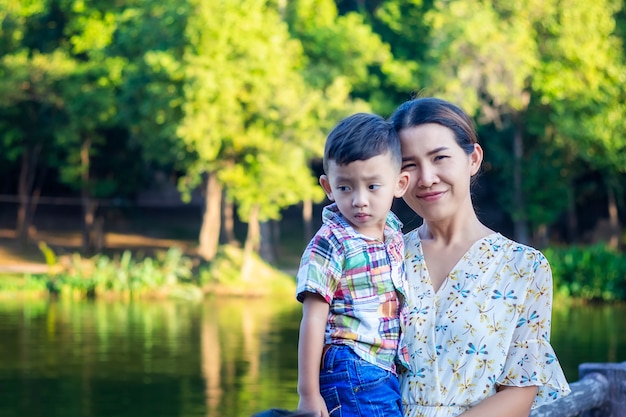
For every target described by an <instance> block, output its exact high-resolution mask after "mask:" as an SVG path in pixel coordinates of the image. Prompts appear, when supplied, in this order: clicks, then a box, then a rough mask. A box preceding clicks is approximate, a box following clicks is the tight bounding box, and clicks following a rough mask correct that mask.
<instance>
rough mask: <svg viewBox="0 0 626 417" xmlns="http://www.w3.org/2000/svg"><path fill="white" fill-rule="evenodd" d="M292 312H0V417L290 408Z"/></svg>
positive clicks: (246, 305)
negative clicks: (0, 416)
mask: <svg viewBox="0 0 626 417" xmlns="http://www.w3.org/2000/svg"><path fill="white" fill-rule="evenodd" d="M299 315H300V307H299V305H297V304H296V303H294V302H286V303H282V304H278V305H277V303H274V302H272V301H271V300H260V299H259V300H244V299H236V300H232V299H231V300H223V299H222V300H220V299H216V300H208V301H206V302H204V303H193V304H185V303H173V302H158V303H156V302H154V303H149V302H142V303H130V304H125V303H107V302H94V303H87V302H81V303H76V302H74V303H72V302H67V303H62V302H58V303H57V302H52V303H48V302H42V301H29V302H27V303H24V304H22V303H18V302H6V301H3V302H2V303H0V340H2V343H0V415H2V416H20V417H21V416H38V415H46V416H56V415H59V416H64V417H73V416H81V417H90V416H107V417H112V416H120V417H125V416H133V417H137V416H151V417H153V416H156V417H161V416H177V417H178V416H184V417H194V416H202V417H205V416H206V417H218V416H219V417H230V416H246V415H251V414H253V413H254V412H256V411H259V410H262V409H267V408H272V407H283V408H295V405H296V404H297V396H296V393H295V378H296V374H295V369H296V364H297V352H296V350H297V340H296V339H297V326H298V322H299Z"/></svg>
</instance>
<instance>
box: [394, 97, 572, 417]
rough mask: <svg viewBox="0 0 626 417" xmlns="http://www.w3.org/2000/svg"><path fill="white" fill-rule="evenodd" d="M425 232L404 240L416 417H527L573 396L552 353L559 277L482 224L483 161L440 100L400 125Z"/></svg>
mask: <svg viewBox="0 0 626 417" xmlns="http://www.w3.org/2000/svg"><path fill="white" fill-rule="evenodd" d="M391 122H392V123H393V125H394V127H395V128H396V130H397V131H398V133H399V136H400V140H401V144H402V160H403V163H402V169H403V170H404V171H406V172H408V173H409V176H410V184H409V188H408V191H407V192H406V194H405V195H404V197H403V198H404V200H405V202H406V203H407V204H408V205H409V207H411V209H413V211H415V213H417V214H418V215H419V216H420V217H421V218H422V219H423V223H422V225H421V226H420V227H418V228H417V229H415V230H413V231H411V232H409V233H408V234H407V235H406V236H405V245H406V258H405V262H406V267H407V274H408V281H409V287H410V288H409V292H408V295H407V296H408V308H407V311H406V314H407V317H406V318H405V319H406V320H405V328H404V329H403V331H404V337H405V340H406V344H407V348H408V353H409V356H410V358H411V364H410V365H411V369H410V370H405V371H404V372H403V373H402V374H401V388H402V398H403V403H404V404H403V405H404V415H405V416H406V417H418V416H419V417H435V416H436V417H448V416H449V417H452V416H459V415H462V416H463V417H470V416H480V417H488V416H498V417H505V416H528V415H529V413H530V409H531V407H535V406H538V405H541V404H543V403H546V402H549V401H553V400H555V399H556V398H559V397H562V396H564V395H567V393H569V386H568V384H567V381H566V380H565V377H564V375H563V372H562V370H561V367H560V365H559V362H558V360H557V359H556V356H555V354H554V351H553V349H552V347H551V346H550V343H549V338H550V317H551V308H552V275H551V271H550V265H549V264H548V261H547V260H546V258H545V257H544V256H543V254H542V253H541V252H539V251H538V250H536V249H533V248H531V247H528V246H524V245H521V244H519V243H516V242H514V241H512V240H510V239H507V238H506V237H504V236H502V235H501V234H499V233H497V232H494V231H493V230H491V229H489V228H488V227H487V226H485V225H484V224H482V223H481V221H480V220H479V219H478V217H477V215H476V212H475V211H474V207H473V205H472V198H471V194H470V185H471V183H472V179H474V178H475V175H476V174H477V173H478V172H479V170H480V167H481V163H482V160H483V150H482V148H481V147H480V145H479V144H478V143H477V136H476V132H475V129H474V126H473V123H472V121H471V119H470V118H469V117H468V116H467V115H466V114H465V113H464V112H463V111H462V110H461V109H459V108H458V107H456V106H455V105H453V104H451V103H448V102H446V101H443V100H440V99H436V98H418V99H415V100H411V101H408V102H406V103H404V104H402V105H401V106H400V107H399V108H398V109H397V110H396V111H395V112H394V114H393V115H392V116H391Z"/></svg>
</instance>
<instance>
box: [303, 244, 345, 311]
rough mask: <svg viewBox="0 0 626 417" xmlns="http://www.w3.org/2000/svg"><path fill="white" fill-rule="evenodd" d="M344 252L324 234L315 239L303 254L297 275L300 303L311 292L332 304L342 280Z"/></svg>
mask: <svg viewBox="0 0 626 417" xmlns="http://www.w3.org/2000/svg"><path fill="white" fill-rule="evenodd" d="M342 252H343V251H342V250H341V247H340V245H338V243H337V242H336V241H335V240H333V239H331V238H329V237H326V236H324V235H322V234H318V235H316V236H314V237H313V239H312V240H311V242H310V243H309V244H308V246H307V247H306V249H305V251H304V253H303V254H302V259H301V261H300V267H299V268H298V273H297V275H296V281H297V287H296V298H297V299H298V301H300V302H302V301H303V300H304V293H306V292H311V293H315V294H319V295H321V296H322V297H323V298H324V299H325V300H326V302H327V303H329V304H330V303H331V301H332V299H333V295H334V294H335V292H336V290H337V287H338V285H339V280H340V278H341V271H342V264H343V262H342V260H341V259H342Z"/></svg>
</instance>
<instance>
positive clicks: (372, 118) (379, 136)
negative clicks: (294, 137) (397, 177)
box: [324, 113, 402, 173]
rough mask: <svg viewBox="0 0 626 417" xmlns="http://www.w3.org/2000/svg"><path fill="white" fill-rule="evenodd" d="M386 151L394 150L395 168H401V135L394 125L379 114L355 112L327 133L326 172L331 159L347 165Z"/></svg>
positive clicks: (338, 163) (325, 150) (392, 155)
mask: <svg viewBox="0 0 626 417" xmlns="http://www.w3.org/2000/svg"><path fill="white" fill-rule="evenodd" d="M387 152H390V153H391V159H392V162H393V167H394V168H397V170H398V171H400V168H401V166H402V152H401V150H400V138H399V137H398V133H397V132H396V131H395V129H394V128H393V125H392V124H391V123H388V122H387V121H386V120H385V119H383V118H382V117H380V116H378V115H376V114H370V113H356V114H353V115H352V116H348V117H346V118H345V119H343V120H341V121H340V122H339V123H338V124H337V125H336V126H335V127H334V128H333V130H331V132H330V133H329V134H328V137H327V138H326V146H325V147H324V172H325V173H328V164H329V162H330V161H334V162H335V163H336V164H337V165H347V164H349V163H351V162H354V161H365V160H367V159H370V158H373V157H375V156H378V155H383V154H385V153H387Z"/></svg>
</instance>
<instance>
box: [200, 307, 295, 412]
mask: <svg viewBox="0 0 626 417" xmlns="http://www.w3.org/2000/svg"><path fill="white" fill-rule="evenodd" d="M203 311H204V314H203V316H204V317H205V320H204V321H203V327H202V338H201V339H202V360H203V366H202V369H203V374H204V377H205V380H206V381H207V407H208V416H210V417H218V416H221V417H225V416H245V415H251V414H253V413H254V412H256V411H260V410H263V409H267V408H273V407H282V408H295V407H296V405H297V395H296V391H295V381H296V378H297V374H296V368H297V328H298V326H299V321H300V306H299V305H298V304H297V303H295V302H282V303H280V302H276V301H275V300H271V299H253V300H247V299H214V300H209V301H208V302H207V303H205V305H204V307H203ZM218 358H219V359H218Z"/></svg>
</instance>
